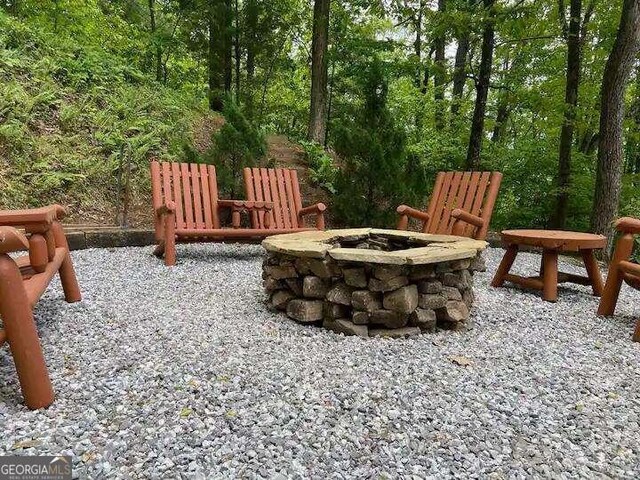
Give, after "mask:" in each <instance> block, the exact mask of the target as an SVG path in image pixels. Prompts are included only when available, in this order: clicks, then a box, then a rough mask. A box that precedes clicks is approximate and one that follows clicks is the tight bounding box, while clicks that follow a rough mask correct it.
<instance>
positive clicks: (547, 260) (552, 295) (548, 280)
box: [542, 250, 558, 302]
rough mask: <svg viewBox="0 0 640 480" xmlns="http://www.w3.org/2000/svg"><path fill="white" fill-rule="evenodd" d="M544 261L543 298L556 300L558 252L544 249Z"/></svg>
mask: <svg viewBox="0 0 640 480" xmlns="http://www.w3.org/2000/svg"><path fill="white" fill-rule="evenodd" d="M542 262H543V264H544V267H543V270H544V274H543V277H542V281H543V287H542V298H544V299H545V300H546V301H547V302H556V301H557V300H558V252H556V251H555V250H544V251H543V252H542Z"/></svg>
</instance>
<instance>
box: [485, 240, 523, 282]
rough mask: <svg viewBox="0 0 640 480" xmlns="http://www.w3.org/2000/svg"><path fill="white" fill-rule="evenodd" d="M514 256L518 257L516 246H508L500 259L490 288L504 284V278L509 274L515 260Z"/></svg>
mask: <svg viewBox="0 0 640 480" xmlns="http://www.w3.org/2000/svg"><path fill="white" fill-rule="evenodd" d="M516 255H518V245H509V246H508V247H507V251H506V252H505V254H504V257H502V261H501V262H500V266H499V267H498V271H497V272H496V274H495V276H494V277H493V280H492V281H491V286H492V287H501V286H502V284H503V283H504V277H505V276H506V275H507V274H508V273H509V270H511V266H512V265H513V262H514V261H515V259H516Z"/></svg>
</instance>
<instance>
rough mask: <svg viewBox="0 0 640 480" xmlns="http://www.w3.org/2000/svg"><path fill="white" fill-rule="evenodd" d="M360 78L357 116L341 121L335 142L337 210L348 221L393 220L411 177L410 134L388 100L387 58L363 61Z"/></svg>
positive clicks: (376, 222) (376, 223) (378, 222)
mask: <svg viewBox="0 0 640 480" xmlns="http://www.w3.org/2000/svg"><path fill="white" fill-rule="evenodd" d="M363 68H364V75H363V76H362V77H360V78H359V80H360V81H361V82H362V84H361V89H362V92H363V94H364V105H363V106H356V107H355V108H354V110H353V112H352V115H353V120H352V121H350V122H345V123H338V124H337V125H336V126H335V131H334V147H335V149H336V152H337V153H338V155H339V156H340V158H341V162H342V163H341V164H340V167H339V171H338V174H337V176H336V181H335V190H336V194H335V197H334V206H335V213H336V215H337V216H338V218H339V219H340V220H341V221H343V222H344V223H347V224H349V225H354V226H356V225H368V226H388V225H390V222H392V221H393V217H394V207H395V206H396V205H397V204H398V202H399V200H400V199H402V198H403V197H404V193H405V189H406V179H407V171H406V167H407V159H406V155H405V144H406V134H405V132H404V131H403V129H402V128H401V127H400V126H398V125H397V124H395V122H394V119H393V116H392V115H391V112H390V111H389V109H388V106H387V93H388V83H387V78H386V74H385V70H384V64H383V63H382V62H381V61H379V60H377V59H376V60H374V61H373V62H372V63H370V64H368V65H364V66H363Z"/></svg>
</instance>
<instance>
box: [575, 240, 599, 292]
mask: <svg viewBox="0 0 640 480" xmlns="http://www.w3.org/2000/svg"><path fill="white" fill-rule="evenodd" d="M580 253H581V254H582V260H583V261H584V266H585V268H586V269H587V275H588V277H589V281H590V282H591V286H592V287H593V294H594V295H595V296H597V297H600V296H602V290H603V289H604V285H603V284H602V275H600V267H598V261H597V260H596V256H595V255H594V254H593V250H581V251H580Z"/></svg>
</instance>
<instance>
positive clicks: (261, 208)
mask: <svg viewBox="0 0 640 480" xmlns="http://www.w3.org/2000/svg"><path fill="white" fill-rule="evenodd" d="M218 207H219V208H231V209H232V210H241V211H250V212H268V211H270V210H273V202H257V201H250V200H218Z"/></svg>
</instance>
